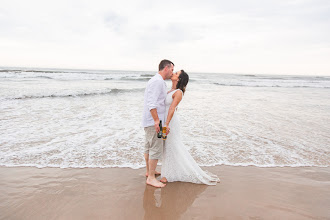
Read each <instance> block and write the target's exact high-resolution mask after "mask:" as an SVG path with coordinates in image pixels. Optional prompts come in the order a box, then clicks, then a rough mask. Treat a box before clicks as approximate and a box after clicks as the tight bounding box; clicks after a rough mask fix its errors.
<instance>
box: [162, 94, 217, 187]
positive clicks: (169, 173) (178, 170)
mask: <svg viewBox="0 0 330 220" xmlns="http://www.w3.org/2000/svg"><path fill="white" fill-rule="evenodd" d="M176 91H177V90H174V91H172V92H170V93H168V94H167V96H166V100H165V103H166V117H167V115H168V110H169V108H170V106H171V104H172V101H173V98H172V95H173V94H174V92H176ZM180 91H181V90H180ZM181 92H182V91H181ZM165 121H166V120H165ZM169 127H170V129H171V130H170V133H169V134H168V135H167V139H166V141H165V146H164V152H163V160H162V172H161V173H162V177H165V178H166V179H167V181H168V182H175V181H181V182H191V183H198V184H207V185H216V184H217V182H219V181H220V179H219V178H218V177H217V176H216V175H214V174H212V173H210V172H207V171H203V170H202V169H201V168H200V167H199V166H198V164H197V163H196V161H195V160H194V158H193V157H192V156H191V155H190V153H189V152H188V150H187V149H186V148H185V146H184V145H183V143H182V140H181V134H180V122H179V118H178V116H177V114H176V111H175V112H174V115H173V117H172V120H171V121H170V124H169Z"/></svg>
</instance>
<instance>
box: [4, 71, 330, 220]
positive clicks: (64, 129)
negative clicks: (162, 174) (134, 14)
mask: <svg viewBox="0 0 330 220" xmlns="http://www.w3.org/2000/svg"><path fill="white" fill-rule="evenodd" d="M0 71H1V74H0V219H6V220H7V219H47V220H48V219H299V220H300V219H330V211H329V207H330V167H329V166H330V164H329V161H330V150H329V149H330V148H329V140H330V136H329V134H330V124H329V118H330V102H329V100H330V99H329V98H330V96H329V88H330V77H328V76H293V75H281V76H279V75H253V74H251V75H250V74H249V75H245V74H225V73H219V74H218V73H214V74H211V73H208V74H206V73H188V74H189V75H190V81H189V84H188V87H187V90H186V92H185V95H184V98H183V100H182V101H181V102H180V105H179V107H178V109H177V112H176V114H178V117H179V118H180V127H181V131H182V132H181V133H182V141H183V144H184V147H186V148H187V150H188V151H189V153H190V154H191V156H192V157H193V158H194V159H195V161H196V163H197V164H198V165H199V166H201V167H203V168H204V169H206V170H208V171H211V172H212V173H214V174H216V175H218V176H219V178H220V180H221V182H220V183H218V184H217V185H216V186H205V185H196V184H192V183H180V182H176V183H168V184H167V186H166V187H165V188H163V189H156V188H153V187H151V186H146V184H145V181H146V179H145V176H144V174H145V161H144V158H143V149H144V148H143V146H144V130H143V128H142V127H141V119H142V110H143V94H144V89H145V86H146V83H147V82H148V80H149V79H150V78H151V77H152V76H153V75H154V74H155V73H156V72H151V71H116V70H102V71H101V70H66V69H28V68H20V69H13V68H12V69H8V68H4V69H1V68H0ZM169 83H170V82H167V88H171V87H170V86H171V85H170V84H169ZM169 135H170V134H169ZM158 165H159V168H158V170H161V161H160V163H159V164H158ZM158 178H159V177H158Z"/></svg>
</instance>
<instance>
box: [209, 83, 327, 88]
mask: <svg viewBox="0 0 330 220" xmlns="http://www.w3.org/2000/svg"><path fill="white" fill-rule="evenodd" d="M309 83H313V82H309ZM213 84H214V85H218V86H238V87H279V88H323V89H330V84H329V85H320V84H317V83H315V84H305V85H297V84H291V85H290V84H286V83H281V84H275V85H274V84H268V85H267V84H266V83H264V84H262V83H213Z"/></svg>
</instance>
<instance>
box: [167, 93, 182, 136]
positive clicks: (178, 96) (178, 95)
mask: <svg viewBox="0 0 330 220" xmlns="http://www.w3.org/2000/svg"><path fill="white" fill-rule="evenodd" d="M172 98H173V101H172V104H171V106H170V108H169V110H168V115H167V119H166V122H165V126H166V128H169V127H168V125H169V124H170V121H171V119H172V117H173V115H174V111H175V109H176V107H177V106H178V104H179V103H180V102H181V100H182V91H180V90H178V91H176V92H175V93H174V94H173V96H172ZM167 130H168V129H167Z"/></svg>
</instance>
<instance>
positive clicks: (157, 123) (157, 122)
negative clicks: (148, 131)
mask: <svg viewBox="0 0 330 220" xmlns="http://www.w3.org/2000/svg"><path fill="white" fill-rule="evenodd" d="M155 130H156V132H157V133H159V132H160V127H159V120H157V121H155Z"/></svg>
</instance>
